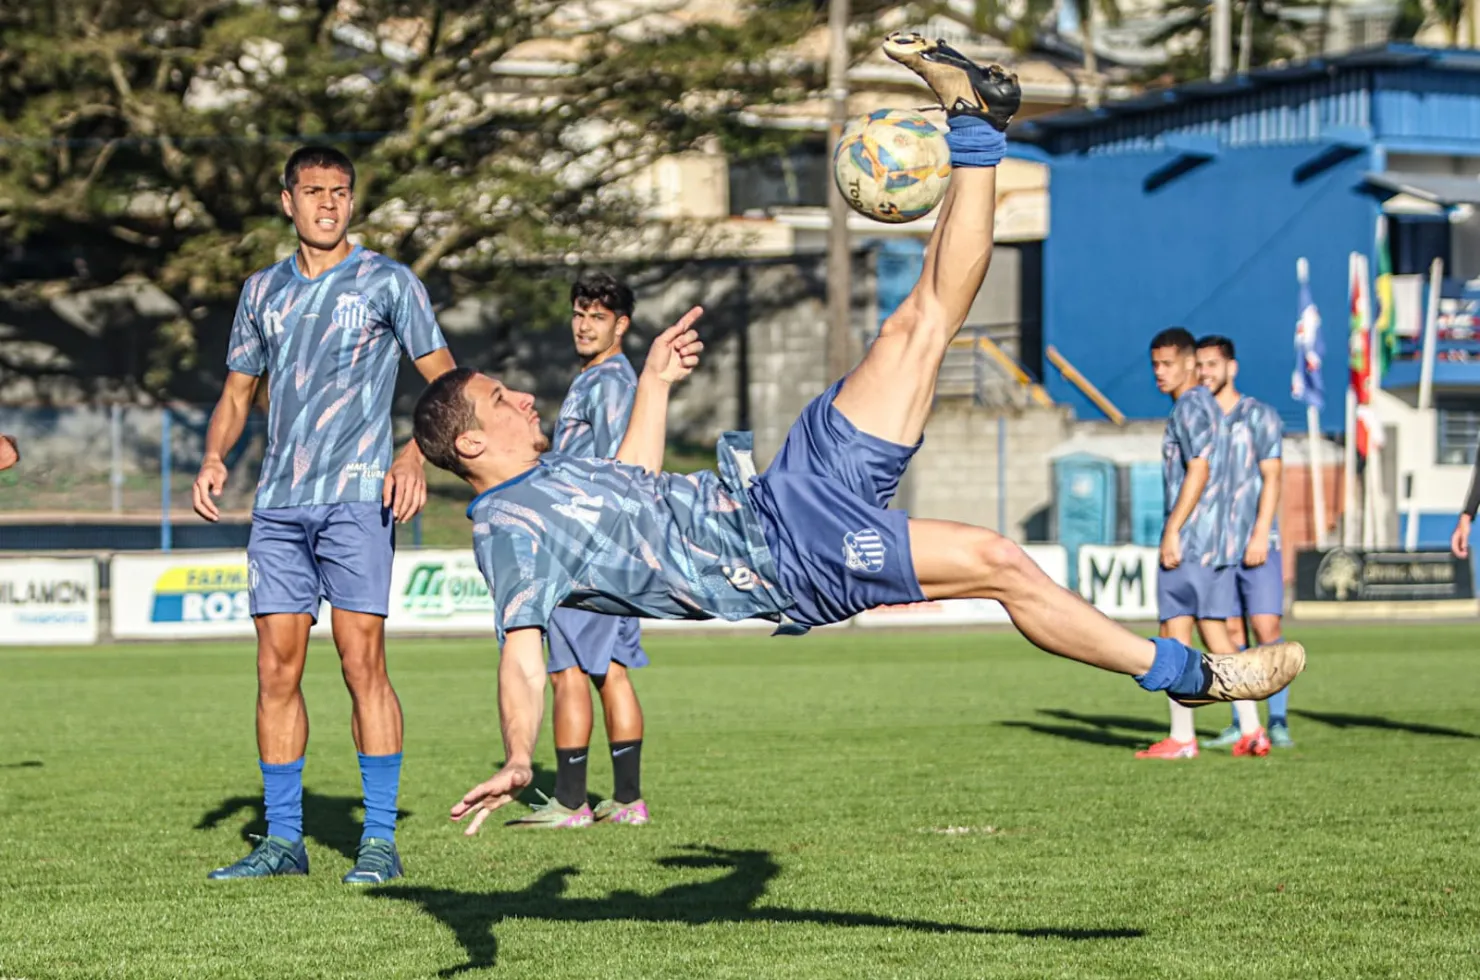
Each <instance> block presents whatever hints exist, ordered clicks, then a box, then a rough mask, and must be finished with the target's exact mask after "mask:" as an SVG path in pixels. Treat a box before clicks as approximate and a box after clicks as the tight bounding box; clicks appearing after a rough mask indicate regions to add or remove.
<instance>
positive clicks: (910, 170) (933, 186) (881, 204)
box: [833, 109, 951, 224]
mask: <svg viewBox="0 0 1480 980" xmlns="http://www.w3.org/2000/svg"><path fill="white" fill-rule="evenodd" d="M833 179H834V180H835V181H837V184H838V190H840V191H842V192H843V197H844V199H846V200H847V202H848V205H849V206H850V207H851V208H853V210H855V211H857V212H858V213H859V214H861V215H863V216H865V217H868V218H872V219H874V220H875V221H884V222H888V223H889V224H903V223H904V222H906V221H914V220H915V219H916V218H923V217H924V216H925V215H927V214H929V213H930V212H931V211H932V210H933V209H934V208H935V206H936V205H937V204H939V203H940V199H941V198H942V197H944V196H945V193H946V186H947V185H948V184H949V183H950V181H951V150H950V147H948V146H947V145H946V138H945V134H944V133H942V132H941V131H940V130H939V129H937V128H936V127H935V126H934V125H932V124H931V122H930V120H928V119H926V118H925V117H924V116H923V115H921V114H920V113H918V112H916V111H914V110H913V109H879V110H877V111H874V112H870V113H869V114H868V115H866V116H861V117H859V118H857V119H854V120H853V121H852V122H850V123H849V124H848V125H847V127H846V128H845V129H844V130H843V136H842V138H841V139H840V140H838V145H837V146H836V147H834V148H833Z"/></svg>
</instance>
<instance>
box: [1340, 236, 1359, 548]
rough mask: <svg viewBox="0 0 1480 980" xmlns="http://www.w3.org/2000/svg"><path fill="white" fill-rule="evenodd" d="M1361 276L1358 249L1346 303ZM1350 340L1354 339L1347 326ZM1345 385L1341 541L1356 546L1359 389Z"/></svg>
mask: <svg viewBox="0 0 1480 980" xmlns="http://www.w3.org/2000/svg"><path fill="white" fill-rule="evenodd" d="M1360 282H1361V278H1360V274H1359V270H1358V268H1357V253H1356V252H1353V253H1351V255H1350V256H1348V258H1347V277H1346V284H1347V304H1348V306H1349V305H1350V304H1351V290H1352V289H1353V288H1355V284H1357V283H1360ZM1347 343H1348V344H1350V343H1351V335H1350V328H1348V334H1347ZM1343 387H1345V389H1346V445H1345V446H1344V447H1343V449H1342V473H1341V477H1342V479H1341V497H1342V505H1341V543H1342V544H1343V545H1344V546H1346V547H1348V548H1355V547H1356V546H1357V545H1358V544H1359V543H1360V541H1361V538H1360V535H1361V515H1359V514H1358V513H1357V392H1356V389H1355V388H1353V387H1352V385H1351V382H1350V381H1348V382H1347V383H1346V384H1345V385H1344V386H1343Z"/></svg>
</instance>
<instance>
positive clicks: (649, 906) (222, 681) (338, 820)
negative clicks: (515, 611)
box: [0, 627, 1480, 980]
mask: <svg viewBox="0 0 1480 980" xmlns="http://www.w3.org/2000/svg"><path fill="white" fill-rule="evenodd" d="M860 632H861V631H849V632H847V633H846V634H844V635H837V634H831V635H819V636H813V637H808V638H802V639H791V638H777V639H771V638H767V637H764V636H747V637H744V638H739V639H729V638H723V637H721V638H718V639H716V638H714V636H713V635H712V634H711V635H707V636H701V637H693V636H690V637H673V636H652V635H650V637H649V643H648V645H649V649H650V651H651V654H652V657H653V660H654V666H653V667H652V668H651V669H648V670H645V671H643V672H641V674H640V676H639V683H640V691H641V694H642V697H643V699H644V703H645V707H646V709H647V713H648V720H649V735H648V739H647V743H646V747H645V749H644V755H645V766H644V769H645V772H644V777H645V778H644V782H645V790H646V796H647V799H648V800H649V802H650V803H651V805H652V807H653V811H654V816H655V821H656V822H655V823H654V824H653V825H652V826H649V827H645V828H612V827H596V828H592V829H590V830H585V831H576V832H554V833H544V834H541V833H538V832H529V831H524V832H520V831H514V830H510V829H506V828H504V827H503V826H502V825H501V824H498V823H492V822H491V823H492V825H491V826H489V827H487V828H485V830H484V832H483V833H482V834H481V835H480V836H479V837H478V838H475V839H466V838H464V837H462V836H461V835H460V833H459V831H458V829H457V828H455V827H454V826H453V825H452V824H450V823H449V822H448V820H447V819H446V811H447V807H448V806H449V805H450V804H451V803H452V802H453V801H454V800H455V799H456V798H457V797H458V796H460V795H461V793H462V792H463V791H464V789H465V788H466V787H468V786H470V785H471V784H472V783H474V782H476V781H478V780H480V779H482V778H485V777H486V775H487V774H488V773H489V772H490V771H491V769H492V767H493V765H494V763H495V762H496V761H497V760H498V759H499V757H500V754H501V753H500V751H499V749H498V748H497V745H496V737H497V728H496V721H495V712H494V658H493V655H492V652H491V650H490V648H489V645H488V644H487V643H475V642H463V641H458V642H415V643H413V642H402V643H396V644H394V645H393V647H392V656H393V677H394V679H395V681H396V684H397V687H398V689H399V691H400V694H401V698H402V701H403V703H404V706H405V711H406V718H407V725H406V730H407V744H406V755H407V767H406V770H405V777H404V781H403V784H402V795H401V804H402V808H403V810H404V811H405V813H406V815H405V817H404V821H403V824H402V828H401V833H400V844H401V849H402V853H403V855H404V856H405V859H406V863H407V870H408V876H407V878H406V879H404V880H403V881H399V882H396V883H394V884H392V885H390V886H387V887H384V888H379V889H375V890H371V891H356V890H353V889H351V888H349V887H347V886H344V885H341V884H340V883H339V880H338V879H339V876H340V875H341V874H343V873H344V872H345V871H346V870H347V869H348V868H349V866H350V864H351V860H350V855H352V853H353V849H354V845H355V843H356V842H357V840H358V819H359V811H358V802H359V778H358V772H357V769H356V767H355V761H354V753H353V747H352V745H351V742H350V739H349V731H348V728H349V726H348V699H347V696H346V694H345V692H344V689H343V685H342V683H341V682H340V679H339V676H338V673H337V670H336V665H335V663H334V656H333V653H332V651H331V650H329V649H327V648H323V647H315V649H314V651H313V652H312V654H311V656H310V664H309V671H308V676H307V678H306V679H305V688H306V693H307V697H308V701H309V710H310V714H311V717H312V720H313V726H314V729H313V736H312V740H311V744H310V747H309V755H308V767H307V772H306V784H307V794H306V822H307V831H308V834H309V838H310V839H309V853H310V858H311V860H312V863H313V874H312V876H311V877H309V878H306V879H304V878H297V879H278V880H272V881H265V882H232V883H219V884H217V883H208V882H207V881H206V880H205V873H206V872H207V871H208V870H210V869H211V868H213V867H215V866H217V865H219V864H223V863H226V862H228V861H230V860H233V859H235V858H236V857H238V856H240V855H241V854H242V853H244V845H243V843H242V835H243V833H244V832H245V831H248V830H253V831H260V830H261V827H262V824H261V818H260V810H259V793H260V782H259V776H258V773H257V769H256V753H255V747H254V744H253V735H252V732H253V728H252V717H253V716H252V711H253V697H254V681H253V670H252V655H251V651H250V649H249V648H248V647H247V646H245V645H241V644H223V645H198V646H186V645H175V646H150V647H144V646H137V647H135V646H119V647H102V648H92V649H83V650H19V651H9V652H4V653H0V977H9V978H15V977H20V978H27V980H40V978H50V977H140V978H145V977H147V978H161V977H192V978H194V977H240V978H253V980H257V978H308V977H315V978H317V977H375V978H391V977H435V976H439V975H440V976H452V975H458V976H467V977H477V976H495V975H502V976H517V977H535V976H540V975H549V976H602V977H619V976H620V977H644V978H646V977H683V978H695V977H706V978H707V977H737V978H757V977H829V978H834V977H865V976H866V977H931V978H945V977H949V978H955V977H1035V978H1036V977H1073V978H1092V977H1126V978H1138V980H1143V978H1155V977H1176V978H1185V977H1216V978H1220V980H1221V978H1239V980H1248V978H1255V977H1300V978H1308V977H1339V978H1370V977H1443V978H1454V977H1474V976H1477V975H1480V851H1477V847H1476V844H1477V833H1476V828H1477V826H1480V817H1477V813H1480V738H1477V735H1480V713H1477V706H1480V679H1477V678H1480V672H1477V670H1476V665H1477V657H1480V650H1477V649H1476V648H1477V646H1480V643H1477V640H1480V633H1477V631H1476V629H1474V628H1472V627H1465V628H1455V627H1417V628H1415V627H1404V628H1388V627H1362V628H1360V629H1343V630H1335V629H1331V630H1316V629H1298V630H1292V633H1293V634H1295V635H1298V636H1300V637H1301V638H1303V639H1305V640H1306V641H1307V644H1308V646H1309V649H1310V653H1311V657H1310V667H1309V668H1308V670H1307V671H1306V673H1305V674H1304V675H1303V676H1302V677H1301V679H1300V680H1299V681H1298V682H1297V684H1296V687H1295V689H1294V692H1293V696H1292V708H1293V709H1294V715H1293V717H1292V730H1293V734H1294V736H1295V738H1296V740H1297V742H1298V746H1297V747H1296V748H1295V749H1292V750H1289V751H1284V752H1277V753H1276V754H1275V755H1273V756H1271V757H1270V758H1268V759H1264V760H1242V759H1240V760H1234V759H1231V758H1229V757H1227V756H1226V755H1223V754H1211V753H1208V754H1204V756H1203V757H1202V758H1201V759H1199V760H1197V761H1195V762H1190V763H1147V762H1137V761H1136V760H1134V759H1133V758H1132V757H1131V752H1132V749H1133V748H1135V747H1138V746H1140V745H1143V744H1145V743H1147V742H1148V741H1150V740H1152V739H1153V738H1154V737H1159V736H1160V734H1161V733H1162V732H1163V730H1164V729H1163V726H1164V723H1165V715H1166V710H1165V702H1164V701H1163V700H1162V699H1161V698H1159V697H1156V696H1152V695H1148V694H1145V693H1143V692H1141V691H1140V690H1139V689H1138V688H1136V687H1135V685H1134V684H1133V683H1132V682H1131V681H1130V680H1129V679H1126V678H1120V677H1115V676H1111V675H1107V674H1100V673H1097V672H1095V671H1093V670H1090V669H1088V668H1084V667H1080V666H1077V665H1073V664H1070V663H1067V662H1063V661H1059V660H1055V659H1053V658H1050V657H1047V656H1045V655H1043V654H1041V653H1038V652H1036V651H1033V650H1032V649H1030V648H1029V647H1028V646H1027V644H1025V643H1024V642H1022V641H1021V640H1019V639H1018V638H1017V637H1016V635H1014V634H1007V633H976V634H966V633H962V634H923V635H922V634H904V633H896V634H890V635H864V636H861V635H860ZM1199 719H1200V727H1201V728H1203V729H1206V730H1208V731H1210V732H1211V731H1213V730H1215V729H1218V728H1221V727H1222V726H1223V725H1224V724H1225V723H1226V719H1227V712H1226V709H1223V708H1222V707H1221V706H1220V707H1215V708H1209V709H1204V710H1203V711H1202V712H1200V713H1199ZM547 731H548V723H547ZM542 753H543V754H544V756H545V758H546V761H547V762H548V756H549V749H548V738H547V739H546V740H545V741H544V742H543V743H542ZM592 758H593V760H601V761H598V762H596V763H595V764H594V765H593V767H592V786H591V789H592V791H593V792H594V793H600V792H601V791H602V790H604V789H608V788H609V786H610V782H609V778H610V770H609V767H608V766H607V765H606V763H605V753H604V751H602V750H601V748H600V747H598V748H597V751H596V752H593V753H592ZM540 779H541V780H542V781H543V784H544V785H546V786H548V785H549V784H550V783H551V782H553V774H552V773H550V772H549V771H548V768H547V769H546V770H545V771H543V772H542V773H541V774H540Z"/></svg>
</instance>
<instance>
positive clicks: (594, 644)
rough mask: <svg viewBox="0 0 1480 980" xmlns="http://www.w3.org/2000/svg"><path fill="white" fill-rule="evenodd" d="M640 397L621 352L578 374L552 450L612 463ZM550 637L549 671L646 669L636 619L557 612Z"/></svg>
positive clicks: (634, 376) (595, 674)
mask: <svg viewBox="0 0 1480 980" xmlns="http://www.w3.org/2000/svg"><path fill="white" fill-rule="evenodd" d="M636 398H637V372H635V371H633V370H632V365H631V363H630V362H628V360H627V358H626V357H625V356H623V355H621V354H618V355H617V356H615V357H610V358H607V359H606V360H604V361H602V362H601V363H600V364H596V365H593V366H591V367H589V368H587V369H586V370H584V371H582V372H581V373H580V374H579V375H577V376H576V380H575V382H574V383H573V384H572V385H571V386H570V391H568V392H567V393H566V395H565V402H564V404H562V405H561V406H560V416H559V418H557V419H556V420H555V438H554V439H553V440H552V442H553V444H554V449H555V451H556V452H558V453H564V454H565V455H567V456H577V457H594V458H598V459H611V458H612V457H614V456H616V454H617V450H618V449H620V448H621V445H622V438H623V437H624V436H625V435H626V434H627V423H628V421H629V420H630V419H631V418H632V403H633V402H634V401H635V400H636ZM545 635H546V639H547V640H548V641H549V645H550V658H549V664H548V669H549V671H550V673H552V674H554V673H558V672H560V671H562V670H569V669H570V668H571V667H579V668H580V669H581V670H582V671H584V672H585V673H587V674H589V675H591V676H593V677H601V676H604V675H605V674H606V673H607V672H608V671H609V670H610V669H611V667H610V665H611V664H612V663H613V662H615V663H619V664H621V665H622V666H623V667H628V668H632V667H646V666H647V664H648V658H647V653H646V651H644V650H643V649H642V631H641V627H640V626H639V625H638V621H637V619H636V618H635V617H632V616H603V615H601V614H600V613H592V612H586V611H585V610H582V609H556V610H555V611H554V613H553V614H552V615H551V617H550V625H549V629H548V630H547V631H546V634H545Z"/></svg>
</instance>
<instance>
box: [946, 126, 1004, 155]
mask: <svg viewBox="0 0 1480 980" xmlns="http://www.w3.org/2000/svg"><path fill="white" fill-rule="evenodd" d="M947 122H948V123H949V124H950V127H951V128H950V130H949V131H948V132H947V133H946V145H947V146H949V147H950V148H951V166H953V167H995V166H997V164H999V163H1001V162H1002V158H1003V157H1005V156H1007V134H1006V133H1004V132H1002V131H1001V130H999V129H998V128H997V127H996V126H993V125H992V124H991V123H989V122H987V121H986V120H985V119H982V118H981V117H980V116H965V115H961V116H951V117H950V118H949V119H948V120H947Z"/></svg>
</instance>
